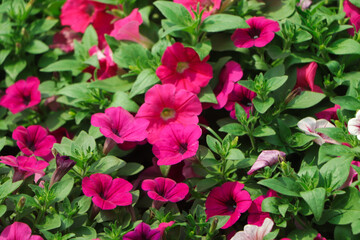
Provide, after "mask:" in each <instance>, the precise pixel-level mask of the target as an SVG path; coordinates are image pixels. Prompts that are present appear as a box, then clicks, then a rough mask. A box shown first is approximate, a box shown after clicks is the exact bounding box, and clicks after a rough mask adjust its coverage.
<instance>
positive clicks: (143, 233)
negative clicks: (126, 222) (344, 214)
mask: <svg viewBox="0 0 360 240" xmlns="http://www.w3.org/2000/svg"><path fill="white" fill-rule="evenodd" d="M143 239H146V240H160V239H161V232H160V231H159V230H158V229H151V228H150V226H149V225H147V224H146V223H143V222H142V223H140V224H139V225H137V226H136V228H135V229H134V231H131V232H128V233H127V234H125V235H124V236H123V240H143Z"/></svg>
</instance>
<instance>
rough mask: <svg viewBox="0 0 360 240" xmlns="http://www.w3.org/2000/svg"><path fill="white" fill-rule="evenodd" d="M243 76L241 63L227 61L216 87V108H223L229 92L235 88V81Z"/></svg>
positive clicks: (214, 106)
mask: <svg viewBox="0 0 360 240" xmlns="http://www.w3.org/2000/svg"><path fill="white" fill-rule="evenodd" d="M242 76H243V71H242V69H241V66H240V64H238V63H237V62H234V61H230V62H227V63H226V64H225V66H224V68H223V69H222V70H221V73H220V77H219V83H218V85H217V86H216V88H215V89H214V94H215V95H216V99H217V101H218V103H217V104H214V105H213V108H214V109H221V108H223V107H224V106H225V105H226V103H227V101H228V97H229V94H230V93H231V92H232V91H233V90H234V87H235V83H236V82H238V81H239V80H240V79H241V78H242Z"/></svg>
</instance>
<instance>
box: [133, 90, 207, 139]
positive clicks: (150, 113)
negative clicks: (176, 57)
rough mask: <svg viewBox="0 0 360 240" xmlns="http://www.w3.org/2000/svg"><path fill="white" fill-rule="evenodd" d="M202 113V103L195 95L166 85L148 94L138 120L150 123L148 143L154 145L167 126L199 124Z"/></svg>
mask: <svg viewBox="0 0 360 240" xmlns="http://www.w3.org/2000/svg"><path fill="white" fill-rule="evenodd" d="M201 111H202V107H201V103H200V101H199V98H198V97H197V96H196V95H195V94H193V93H191V92H189V91H186V90H184V89H180V90H176V88H175V86H174V85H172V84H164V85H155V86H153V87H152V88H151V89H149V90H148V91H147V92H146V94H145V103H144V104H143V105H141V107H140V109H139V110H138V112H137V114H136V118H143V119H147V120H149V121H150V124H149V127H148V128H147V130H148V141H149V143H151V144H153V143H154V142H155V141H156V140H157V139H158V138H159V134H160V131H161V130H162V129H163V128H164V127H165V126H166V125H167V124H169V123H171V122H175V123H181V124H183V125H189V124H197V123H198V122H199V119H198V117H197V116H198V115H199V114H200V113H201Z"/></svg>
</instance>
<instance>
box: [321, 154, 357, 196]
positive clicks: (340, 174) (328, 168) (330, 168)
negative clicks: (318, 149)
mask: <svg viewBox="0 0 360 240" xmlns="http://www.w3.org/2000/svg"><path fill="white" fill-rule="evenodd" d="M352 160H353V156H346V155H345V156H341V157H338V158H334V159H331V160H330V161H328V162H327V163H325V164H324V166H322V167H321V168H320V174H321V176H322V177H323V178H324V181H325V183H327V184H328V186H326V187H327V188H331V189H333V190H334V189H337V188H339V187H340V186H341V185H342V184H344V182H345V181H346V179H347V178H348V175H349V171H350V164H351V161H352Z"/></svg>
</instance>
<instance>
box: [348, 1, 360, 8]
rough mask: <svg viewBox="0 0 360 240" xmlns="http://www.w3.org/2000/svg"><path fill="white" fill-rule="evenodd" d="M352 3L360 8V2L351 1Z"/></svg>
mask: <svg viewBox="0 0 360 240" xmlns="http://www.w3.org/2000/svg"><path fill="white" fill-rule="evenodd" d="M350 2H351V3H352V4H354V5H355V6H357V7H358V8H360V0H350Z"/></svg>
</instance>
